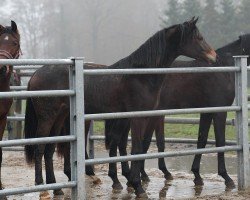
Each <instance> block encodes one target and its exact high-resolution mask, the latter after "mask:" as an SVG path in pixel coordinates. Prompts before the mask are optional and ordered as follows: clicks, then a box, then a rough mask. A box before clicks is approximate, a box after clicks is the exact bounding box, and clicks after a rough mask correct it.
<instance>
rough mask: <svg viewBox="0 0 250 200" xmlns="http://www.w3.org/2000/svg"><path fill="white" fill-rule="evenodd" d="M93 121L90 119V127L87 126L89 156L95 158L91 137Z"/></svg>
mask: <svg viewBox="0 0 250 200" xmlns="http://www.w3.org/2000/svg"><path fill="white" fill-rule="evenodd" d="M93 126H94V121H93V120H91V123H90V127H89V158H91V159H94V158H95V147H94V142H95V141H94V140H92V139H91V137H92V136H93V135H94V127H93Z"/></svg>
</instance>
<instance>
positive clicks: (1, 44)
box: [0, 21, 20, 189]
mask: <svg viewBox="0 0 250 200" xmlns="http://www.w3.org/2000/svg"><path fill="white" fill-rule="evenodd" d="M19 54H20V35H19V32H18V29H17V25H16V23H15V22H14V21H11V26H6V27H4V26H2V25H0V59H17V58H18V57H19ZM12 72H13V66H9V65H0V92H8V91H10V76H11V74H12ZM12 101H13V100H12V99H0V140H2V138H3V134H4V129H5V126H6V122H7V114H8V112H9V109H10V107H11V104H12ZM1 165H2V148H0V189H2V182H1Z"/></svg>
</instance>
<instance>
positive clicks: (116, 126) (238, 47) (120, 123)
mask: <svg viewBox="0 0 250 200" xmlns="http://www.w3.org/2000/svg"><path fill="white" fill-rule="evenodd" d="M216 53H217V55H218V60H217V62H216V63H214V64H207V63H205V62H202V61H198V60H194V61H175V62H173V64H172V65H171V67H192V66H194V67H201V66H213V67H218V66H233V65H234V60H233V56H234V55H249V54H250V34H247V35H242V36H240V37H239V39H238V40H236V41H234V42H232V43H230V44H228V45H226V46H224V47H222V48H219V49H218V50H217V51H216ZM234 92H235V83H234V73H229V72H228V73H209V74H206V73H201V74H168V75H166V77H165V82H164V86H163V89H162V93H161V98H160V103H159V107H158V109H179V108H199V107H216V106H230V105H232V103H233V100H234V97H235V93H234ZM226 116H227V113H226V112H220V113H203V114H201V115H200V124H199V132H198V143H197V147H198V148H205V146H206V143H207V137H208V132H209V128H210V126H211V123H212V121H213V123H214V132H215V138H216V146H218V147H219V146H225V125H226V124H225V123H226ZM129 121H130V120H129V119H123V120H106V122H105V135H106V138H105V139H106V147H107V148H110V154H112V155H114V154H116V151H117V147H116V146H114V145H112V137H113V135H115V137H116V138H115V140H116V141H117V140H118V139H117V134H116V132H118V133H119V134H120V136H121V138H120V140H119V142H118V144H119V145H118V147H119V151H122V152H124V151H126V146H127V140H126V138H127V136H128V132H129V130H130V124H129ZM154 131H155V134H156V140H157V147H158V151H159V152H164V149H165V142H164V116H162V117H152V118H151V119H150V122H149V123H148V126H147V129H146V134H145V135H144V143H143V153H146V152H147V150H148V148H149V145H150V142H151V138H152V134H153V132H154ZM121 132H122V133H121ZM116 143H117V142H116ZM124 149H125V150H124ZM200 160H201V154H198V155H195V158H194V162H193V165H192V172H193V173H194V175H195V179H194V183H195V184H196V185H203V180H202V178H201V176H200V173H199V171H200ZM144 162H145V161H143V164H142V166H141V178H142V180H144V181H149V178H148V176H147V174H146V172H145V170H144ZM122 165H124V163H122ZM158 165H159V169H160V170H161V171H162V172H163V173H164V176H165V178H166V179H167V180H169V179H172V176H171V174H170V173H169V172H168V170H167V168H166V165H165V162H164V158H160V159H159V162H158ZM218 173H219V175H221V176H222V177H223V178H224V179H225V184H226V186H227V187H230V188H233V187H235V184H234V182H233V180H232V179H231V178H230V177H229V176H228V173H227V170H226V167H225V160H224V153H218ZM109 174H110V175H112V176H111V178H112V179H113V182H114V184H113V187H114V188H116V189H120V188H121V187H122V186H121V184H120V182H119V180H118V179H117V175H116V165H115V164H112V165H110V171H109ZM113 174H115V175H113ZM113 177H115V179H114V178H113Z"/></svg>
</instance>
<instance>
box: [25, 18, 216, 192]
mask: <svg viewBox="0 0 250 200" xmlns="http://www.w3.org/2000/svg"><path fill="white" fill-rule="evenodd" d="M196 22H197V20H194V19H192V20H191V21H189V22H185V23H183V24H179V25H174V26H172V27H169V28H167V29H163V30H161V31H159V32H157V33H156V34H155V35H154V36H152V37H151V38H150V39H149V40H147V41H146V42H145V43H144V44H143V45H142V46H141V47H140V48H139V49H137V50H136V51H135V52H133V53H132V54H131V55H130V56H128V57H126V58H124V59H122V60H120V61H118V62H117V63H115V64H113V65H111V66H109V67H107V68H113V69H114V68H116V69H121V68H150V67H167V66H170V65H171V63H172V62H173V60H174V59H175V58H176V57H177V56H179V55H186V56H190V57H193V58H197V59H203V60H207V61H215V59H216V54H215V52H214V50H213V49H212V48H211V47H210V46H209V45H208V44H207V43H206V42H205V40H204V39H203V38H202V36H201V34H200V33H199V31H198V29H197V27H196V25H195V24H196ZM190 46H195V47H196V48H193V49H191V48H190ZM163 80H164V75H153V76H152V75H133V76H128V75H107V76H106V75H105V76H86V77H85V79H84V81H85V82H84V89H85V91H84V92H85V102H84V103H85V112H86V113H107V112H123V111H134V110H148V109H154V108H155V107H156V106H157V102H158V98H159V94H160V89H161V86H162V84H163ZM67 88H68V68H67V67H63V66H62V67H55V66H45V67H43V68H41V69H39V70H38V71H37V72H36V73H35V74H34V75H33V76H32V77H31V79H30V82H29V87H28V89H29V90H48V89H67ZM142 100H144V101H142ZM28 108H30V109H28ZM31 110H32V111H31ZM30 113H33V114H32V115H31V114H30ZM68 115H69V99H68V98H67V97H60V98H32V99H29V100H28V102H27V109H26V117H25V136H26V138H30V137H42V136H44V137H46V136H52V135H60V134H61V130H62V128H63V126H64V122H65V119H66V118H67V117H68ZM31 118H33V119H35V120H36V122H35V125H36V127H34V126H31V125H30V123H31V120H30V119H31ZM146 124H147V119H146V118H133V119H132V120H131V129H132V138H133V139H132V140H133V142H132V143H133V145H132V146H133V148H132V153H133V154H138V153H141V152H142V138H143V135H144V130H142V129H141V128H140V127H145V125H146ZM31 127H33V128H34V129H33V130H32V129H31ZM31 130H32V131H31ZM34 130H36V133H35V135H34V133H33V132H34ZM32 134H33V135H32ZM54 148H55V146H54V145H49V144H47V145H46V146H45V145H37V146H35V148H33V149H32V148H31V147H30V146H26V148H25V149H26V156H27V160H28V161H29V162H32V160H33V159H34V160H35V171H36V184H42V183H43V179H42V167H41V166H42V165H41V160H42V156H43V155H44V157H45V164H46V183H53V182H55V176H54V172H53V170H51V169H53V161H52V156H53V152H54ZM125 171H126V172H125V173H126V177H127V178H128V179H129V181H130V183H131V184H132V186H133V187H134V189H135V191H136V194H137V195H138V196H144V195H146V194H145V191H144V190H143V188H142V186H141V181H140V176H139V173H140V162H138V161H133V162H132V166H131V170H130V171H129V168H128V166H126V169H125ZM57 192H58V191H57ZM60 192H61V191H60Z"/></svg>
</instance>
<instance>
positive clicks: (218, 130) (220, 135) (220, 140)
mask: <svg viewBox="0 0 250 200" xmlns="http://www.w3.org/2000/svg"><path fill="white" fill-rule="evenodd" d="M226 118H227V113H226V112H223V113H215V114H214V118H213V119H214V132H215V139H216V147H221V146H225V127H226ZM218 174H219V175H220V176H222V177H223V178H224V179H225V184H226V186H227V187H229V188H235V184H234V182H233V180H232V179H231V178H230V177H229V176H228V173H227V170H226V166H225V157H224V152H221V153H218Z"/></svg>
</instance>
